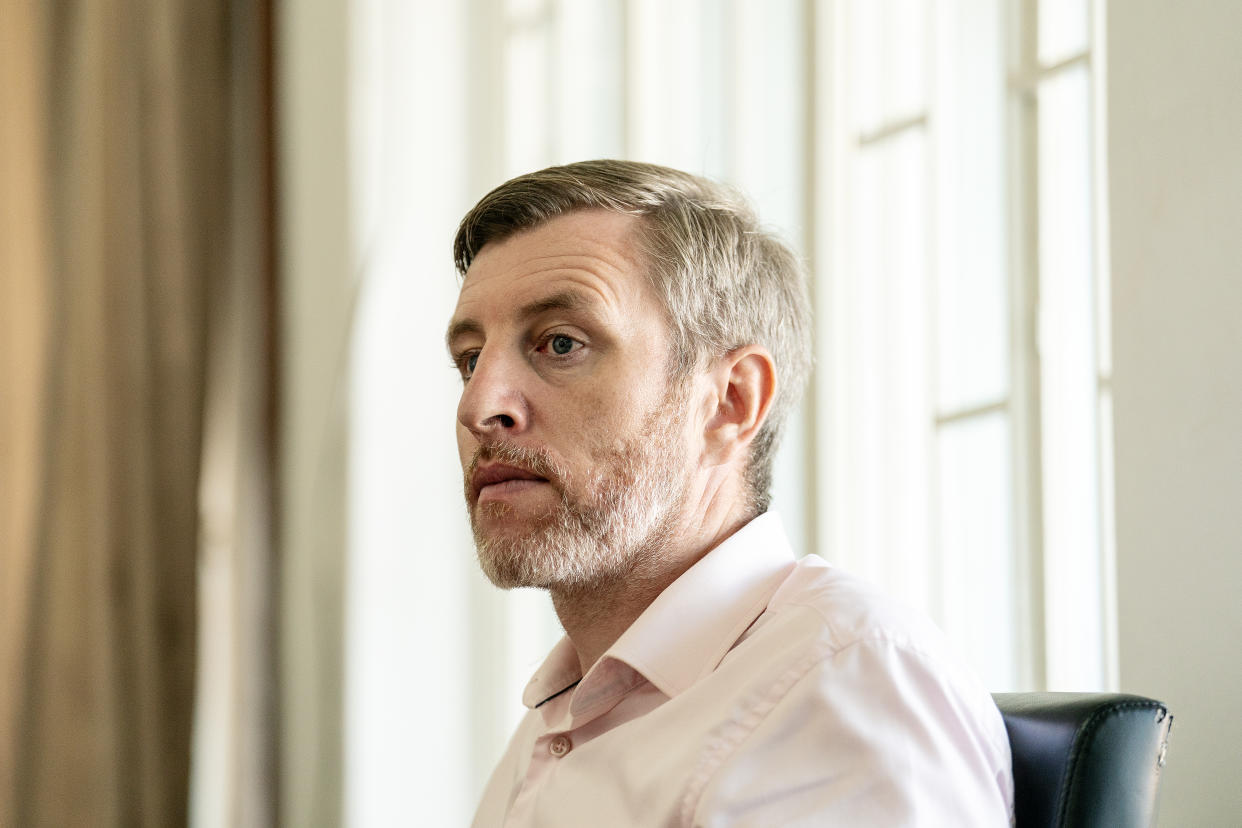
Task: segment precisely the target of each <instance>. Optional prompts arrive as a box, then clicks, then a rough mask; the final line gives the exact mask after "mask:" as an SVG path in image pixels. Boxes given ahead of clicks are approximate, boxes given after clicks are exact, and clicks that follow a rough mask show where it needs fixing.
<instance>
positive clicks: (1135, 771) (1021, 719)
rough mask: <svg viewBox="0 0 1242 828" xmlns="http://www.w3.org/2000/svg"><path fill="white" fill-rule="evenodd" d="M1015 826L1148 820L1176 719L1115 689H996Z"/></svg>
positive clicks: (1164, 709)
mask: <svg viewBox="0 0 1242 828" xmlns="http://www.w3.org/2000/svg"><path fill="white" fill-rule="evenodd" d="M993 698H994V699H995V700H996V706H997V707H998V708H1000V711H1001V715H1002V716H1003V717H1004V719H1005V729H1006V730H1008V731H1009V748H1010V752H1011V753H1012V754H1013V782H1014V809H1015V811H1016V814H1017V823H1018V828H1034V826H1041V828H1042V826H1056V828H1062V826H1066V827H1067V828H1068V826H1073V828H1081V827H1082V826H1105V825H1107V826H1150V825H1153V824H1154V822H1155V816H1156V795H1157V792H1158V790H1159V785H1160V770H1161V768H1162V767H1163V766H1164V759H1165V751H1166V750H1167V748H1168V738H1169V730H1170V728H1171V727H1172V724H1173V717H1172V716H1171V715H1169V711H1168V708H1167V707H1166V706H1165V705H1164V704H1162V703H1160V702H1158V701H1154V700H1152V699H1145V698H1143V697H1142V696H1129V695H1123V694H1116V693H997V694H994V695H993Z"/></svg>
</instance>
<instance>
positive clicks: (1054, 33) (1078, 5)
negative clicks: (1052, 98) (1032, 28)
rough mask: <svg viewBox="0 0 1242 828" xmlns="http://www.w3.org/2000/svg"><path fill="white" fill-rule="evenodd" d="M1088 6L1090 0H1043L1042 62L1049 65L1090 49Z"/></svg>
mask: <svg viewBox="0 0 1242 828" xmlns="http://www.w3.org/2000/svg"><path fill="white" fill-rule="evenodd" d="M1087 5H1088V3H1087V0H1040V2H1039V62H1040V63H1042V64H1044V65H1045V66H1049V65H1051V64H1054V63H1057V62H1058V61H1062V60H1065V59H1066V58H1067V57H1071V56H1072V55H1075V54H1077V53H1079V52H1082V51H1084V50H1085V49H1086V48H1087V37H1088V28H1087V25H1088V24H1087V19H1088V18H1087V12H1088V9H1087Z"/></svg>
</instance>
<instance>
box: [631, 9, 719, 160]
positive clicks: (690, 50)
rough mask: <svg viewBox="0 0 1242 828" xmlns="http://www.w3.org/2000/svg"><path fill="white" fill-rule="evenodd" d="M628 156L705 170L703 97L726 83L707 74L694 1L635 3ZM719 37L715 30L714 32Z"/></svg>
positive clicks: (705, 139) (699, 20)
mask: <svg viewBox="0 0 1242 828" xmlns="http://www.w3.org/2000/svg"><path fill="white" fill-rule="evenodd" d="M628 8H629V14H630V43H629V50H630V52H629V71H630V87H631V88H630V101H629V107H630V124H629V132H630V134H629V145H628V154H629V156H630V157H631V158H634V159H637V160H640V161H650V162H654V163H658V164H667V165H669V166H672V167H677V168H679V169H684V170H689V171H691V172H700V171H702V170H703V168H704V158H705V156H706V155H707V148H706V144H707V142H708V138H707V136H705V135H704V124H703V109H702V107H701V102H700V101H701V97H702V96H703V95H705V94H707V95H710V94H713V92H711V91H708V90H711V89H712V87H714V86H716V85H718V84H720V83H722V82H723V80H724V78H723V77H721V76H718V75H715V74H713V75H710V76H708V75H706V74H705V73H704V57H703V54H704V36H705V35H704V30H703V26H702V23H703V20H702V19H701V18H700V17H699V15H698V7H697V5H696V4H694V3H689V2H681V3H664V2H657V0H631V2H630V3H629V4H628ZM713 33H714V32H713Z"/></svg>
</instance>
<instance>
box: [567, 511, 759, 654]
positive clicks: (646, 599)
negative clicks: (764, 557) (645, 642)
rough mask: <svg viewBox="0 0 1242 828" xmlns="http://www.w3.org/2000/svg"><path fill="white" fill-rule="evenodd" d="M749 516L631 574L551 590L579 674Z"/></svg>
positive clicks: (697, 536)
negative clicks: (578, 667) (585, 584)
mask: <svg viewBox="0 0 1242 828" xmlns="http://www.w3.org/2000/svg"><path fill="white" fill-rule="evenodd" d="M748 519H749V518H746V517H735V518H734V519H732V520H729V521H725V522H722V523H721V524H720V525H719V526H717V527H715V530H714V531H710V532H702V533H699V532H696V533H693V534H692V535H691V536H690V538H689V539H687V538H686V536H685V535H682V534H681V533H676V534H677V535H680V536H681V542H680V543H678V542H674V543H672V544H668V545H666V546H665V547H664V548H662V549H660V550H659V551H658V552H656V553H654V554H652V555H649V556H645V557H644V559H643V560H642V562H641V563H640V564H639V565H638V566H637V567H636V568H635V570H634V571H631V572H629V573H627V574H626V575H624V576H622V577H620V578H617V579H613V580H608V581H606V582H599V583H595V584H591V585H589V586H586V587H581V588H577V589H569V590H565V589H555V588H554V589H552V590H550V593H551V596H552V606H553V607H554V608H555V609H556V614H557V617H558V618H559V619H560V622H561V626H562V627H564V628H565V634H566V635H567V636H568V637H569V640H570V641H571V642H573V645H574V648H575V649H576V650H577V651H578V663H579V665H580V666H581V668H582V675H584V676H585V675H586V674H587V671H588V670H590V669H591V666H592V665H593V664H595V662H596V661H598V660H599V658H600V657H601V656H602V655H603V654H604V653H605V652H606V651H607V650H608V648H609V647H611V646H612V645H613V644H614V643H615V642H616V640H617V639H618V638H620V637H621V635H622V633H624V632H625V631H626V630H627V629H629V628H630V625H631V624H633V623H634V621H635V620H637V618H638V616H640V615H642V613H643V611H644V610H646V609H647V607H648V606H650V605H651V602H652V601H654V600H655V599H656V597H657V596H659V594H660V593H661V592H663V591H664V590H665V589H666V588H667V587H668V586H669V585H670V584H672V583H673V581H676V580H677V579H678V578H680V577H681V575H682V574H683V573H684V572H685V571H686V570H687V569H689V568H690V567H692V566H694V564H696V563H697V562H698V561H699V560H700V559H702V558H703V557H704V556H705V555H707V553H708V552H710V551H711V550H713V549H715V548H716V547H717V546H719V545H720V544H721V543H722V542H723V541H724V540H725V539H726V538H728V537H729V536H730V535H732V534H733V533H734V532H736V531H737V530H738V529H740V528H742V526H744V525H745V524H746V523H747V521H748Z"/></svg>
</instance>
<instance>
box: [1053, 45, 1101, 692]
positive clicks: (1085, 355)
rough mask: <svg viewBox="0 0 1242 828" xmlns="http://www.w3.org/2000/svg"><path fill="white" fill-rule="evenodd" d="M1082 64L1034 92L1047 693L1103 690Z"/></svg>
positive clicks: (1086, 103)
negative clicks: (1036, 112) (1036, 109)
mask: <svg viewBox="0 0 1242 828" xmlns="http://www.w3.org/2000/svg"><path fill="white" fill-rule="evenodd" d="M1088 80H1089V79H1088V75H1087V72H1086V69H1085V67H1078V68H1076V69H1073V70H1069V71H1065V72H1062V73H1059V74H1058V75H1056V76H1054V77H1052V78H1050V79H1049V80H1047V81H1046V82H1045V83H1044V84H1042V85H1041V86H1040V89H1039V93H1038V95H1039V226H1040V244H1039V257H1040V278H1039V291H1040V311H1041V313H1040V337H1039V339H1040V358H1041V397H1042V399H1041V403H1042V417H1043V435H1042V450H1043V482H1044V495H1043V506H1044V567H1045V572H1044V577H1045V592H1046V602H1047V609H1046V613H1045V617H1046V619H1047V627H1046V637H1047V650H1048V653H1047V654H1048V665H1047V668H1048V684H1049V687H1050V689H1071V688H1072V689H1080V690H1089V689H1096V688H1101V687H1102V686H1103V683H1104V674H1103V658H1104V651H1103V629H1102V616H1101V611H1100V605H1101V599H1102V597H1103V593H1102V582H1101V577H1100V548H1099V547H1100V524H1099V520H1100V517H1099V515H1100V506H1099V483H1098V467H1097V462H1098V458H1099V457H1100V452H1099V446H1098V442H1097V428H1096V422H1097V419H1096V418H1097V409H1096V405H1097V382H1096V359H1095V348H1094V343H1095V284H1094V280H1093V258H1092V249H1091V226H1092V225H1091V176H1090V146H1091V141H1090V120H1089V86H1088Z"/></svg>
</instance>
